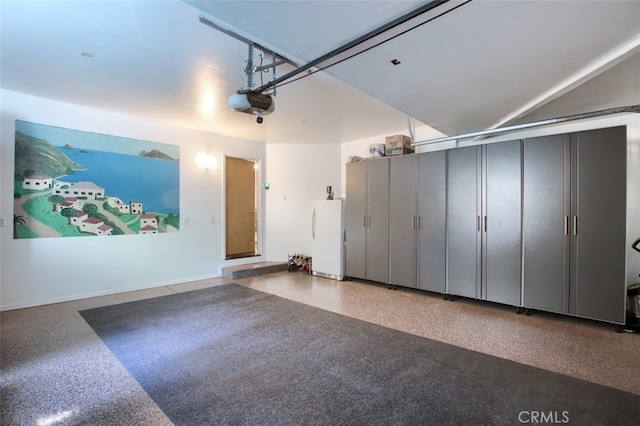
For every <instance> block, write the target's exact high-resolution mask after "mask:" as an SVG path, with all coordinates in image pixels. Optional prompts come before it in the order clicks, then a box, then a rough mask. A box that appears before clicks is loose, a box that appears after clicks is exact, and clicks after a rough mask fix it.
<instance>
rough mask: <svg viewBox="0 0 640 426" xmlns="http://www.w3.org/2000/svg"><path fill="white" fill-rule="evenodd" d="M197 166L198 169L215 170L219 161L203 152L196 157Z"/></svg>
mask: <svg viewBox="0 0 640 426" xmlns="http://www.w3.org/2000/svg"><path fill="white" fill-rule="evenodd" d="M196 164H198V167H200V168H201V169H215V168H216V166H217V164H218V161H217V160H216V157H215V156H213V155H209V154H205V153H204V152H201V153H200V154H198V155H197V156H196Z"/></svg>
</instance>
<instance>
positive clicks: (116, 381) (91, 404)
mask: <svg viewBox="0 0 640 426" xmlns="http://www.w3.org/2000/svg"><path fill="white" fill-rule="evenodd" d="M228 282H231V280H230V279H228V278H218V279H212V280H206V281H198V282H192V283H186V284H180V285H173V286H168V287H159V288H155V289H150V290H144V291H136V292H129V293H121V294H117V295H111V296H103V297H96V298H90V299H83V300H78V301H72V302H66V303H58V304H53V305H46V306H41V307H36V308H28V309H19V310H12V311H7V312H3V313H2V314H1V317H0V330H1V334H0V338H1V340H0V345H1V346H0V351H1V352H0V361H1V363H0V368H1V379H0V383H1V392H2V396H1V402H2V407H0V413H1V417H0V424H3V425H60V424H109V425H112V424H121V425H169V424H171V422H170V421H169V420H168V419H167V418H166V417H165V416H164V414H163V413H162V411H161V410H160V409H159V408H158V407H157V406H156V405H155V403H154V402H153V401H152V400H151V399H150V398H149V396H148V395H147V394H146V393H145V392H144V390H143V389H142V388H141V387H140V386H139V385H138V383H137V382H136V381H135V380H133V378H132V377H131V376H130V375H129V374H128V373H127V371H126V370H125V369H124V367H122V366H121V365H120V363H119V362H118V361H117V359H116V358H115V357H114V356H113V355H112V354H111V353H110V352H109V350H108V349H107V348H106V347H105V346H104V345H103V344H102V342H101V340H100V339H98V337H97V336H96V335H95V334H94V332H93V330H92V329H91V328H90V327H89V326H88V325H87V324H86V323H85V322H84V320H83V319H82V317H81V316H80V315H79V314H78V311H80V310H83V309H89V308H93V307H98V306H106V305H111V304H115V303H122V302H128V301H132V300H139V299H143V298H148V297H155V296H162V295H166V294H171V293H175V292H182V291H189V290H195V289H199V288H204V287H209V286H213V285H220V284H225V283H228ZM234 282H237V283H240V284H243V285H246V286H248V287H251V288H254V289H257V290H261V291H265V292H268V293H273V294H276V295H278V296H281V297H285V298H289V299H292V300H295V301H299V302H302V303H307V304H310V305H313V306H317V307H320V308H323V309H327V310H330V311H333V312H337V313H340V314H344V315H348V316H351V317H355V318H359V319H362V320H365V321H369V322H373V323H376V324H380V325H383V326H387V327H391V328H395V329H398V330H402V331H406V332H409V333H413V334H416V335H420V336H424V337H427V338H431V339H434V340H439V341H442V342H446V343H450V344H453V345H457V346H461V347H465V348H468V349H472V350H476V351H479V352H484V353H488V354H491V355H495V356H499V357H502V358H507V359H511V360H514V361H517V362H521V363H524V364H528V365H532V366H535V367H539V368H543V369H547V370H551V371H555V372H558V373H562V374H567V375H571V376H574V377H578V378H580V379H584V380H588V381H591V382H595V383H599V384H603V385H606V386H611V387H615V388H618V389H621V390H625V391H628V392H633V393H636V394H640V364H639V361H638V360H639V359H640V335H634V334H627V333H615V332H614V327H613V326H612V325H610V324H602V323H596V322H592V321H583V320H578V319H574V318H570V317H566V316H559V315H552V314H545V313H536V314H534V315H532V316H525V315H517V314H516V313H515V309H514V308H511V307H505V306H500V305H494V304H489V303H482V302H478V301H471V300H466V299H458V300H456V301H455V302H452V301H446V300H444V299H443V298H442V296H440V295H434V294H430V293H425V292H420V291H415V290H409V289H402V288H401V289H398V290H395V291H394V290H389V289H387V287H386V286H385V285H381V284H375V283H370V282H364V281H346V282H337V281H333V280H329V279H326V278H319V277H312V276H310V275H307V274H306V273H303V272H292V273H289V272H278V273H272V274H268V275H263V276H258V277H252V278H243V279H239V280H234Z"/></svg>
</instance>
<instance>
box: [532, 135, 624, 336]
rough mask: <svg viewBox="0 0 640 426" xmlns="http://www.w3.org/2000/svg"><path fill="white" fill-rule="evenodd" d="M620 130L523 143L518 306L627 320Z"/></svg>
mask: <svg viewBox="0 0 640 426" xmlns="http://www.w3.org/2000/svg"><path fill="white" fill-rule="evenodd" d="M626 155H627V153H626V127H624V126H620V127H613V128H607V129H597V130H590V131H584V132H578V133H573V134H566V135H554V136H546V137H539V138H533V139H527V140H526V141H525V146H524V186H523V188H524V193H523V236H524V255H523V260H524V262H523V268H524V270H523V277H524V293H523V305H524V306H525V307H527V308H533V309H540V310H545V311H552V312H559V313H568V314H571V315H575V316H579V317H584V318H591V319H597V320H602V321H608V322H613V323H618V324H622V323H624V320H625V314H624V310H625V284H626V271H625V267H626V266H625V253H626V251H625V250H626V247H625V244H626Z"/></svg>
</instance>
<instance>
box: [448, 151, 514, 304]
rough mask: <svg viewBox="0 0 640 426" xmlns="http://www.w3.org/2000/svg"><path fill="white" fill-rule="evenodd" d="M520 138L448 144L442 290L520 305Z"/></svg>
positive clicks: (453, 293)
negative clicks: (445, 279)
mask: <svg viewBox="0 0 640 426" xmlns="http://www.w3.org/2000/svg"><path fill="white" fill-rule="evenodd" d="M521 145H522V142H521V141H519V140H517V141H510V142H501V143H493V144H487V145H481V146H472V147H466V148H457V149H451V150H449V152H448V164H447V176H448V186H447V197H448V198H447V273H448V287H447V293H449V294H451V295H454V296H455V295H457V296H465V297H472V298H477V299H485V300H489V301H492V302H499V303H505V304H510V305H514V306H520V299H521V281H522V280H521V273H522V269H521V257H522V239H521V205H522V204H521V196H522V192H521V185H522V183H521V182H522V180H521V177H522V164H521V163H522V154H521V152H522V147H521Z"/></svg>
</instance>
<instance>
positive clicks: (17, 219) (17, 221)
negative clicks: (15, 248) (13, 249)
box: [13, 214, 25, 240]
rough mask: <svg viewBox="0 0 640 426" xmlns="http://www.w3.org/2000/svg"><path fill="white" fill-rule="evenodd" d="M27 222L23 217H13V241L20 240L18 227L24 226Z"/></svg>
mask: <svg viewBox="0 0 640 426" xmlns="http://www.w3.org/2000/svg"><path fill="white" fill-rule="evenodd" d="M24 224H25V221H24V218H23V217H22V216H18V215H15V214H14V215H13V239H14V240H16V239H18V225H24Z"/></svg>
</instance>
